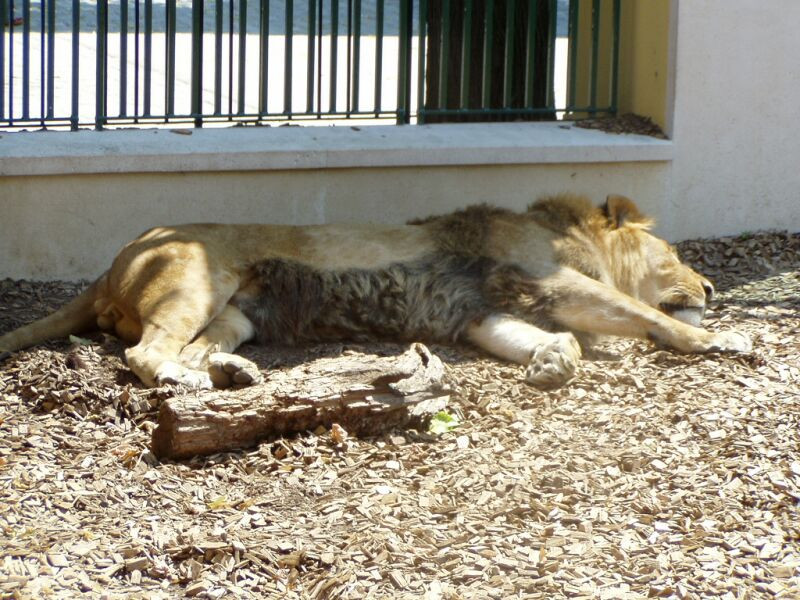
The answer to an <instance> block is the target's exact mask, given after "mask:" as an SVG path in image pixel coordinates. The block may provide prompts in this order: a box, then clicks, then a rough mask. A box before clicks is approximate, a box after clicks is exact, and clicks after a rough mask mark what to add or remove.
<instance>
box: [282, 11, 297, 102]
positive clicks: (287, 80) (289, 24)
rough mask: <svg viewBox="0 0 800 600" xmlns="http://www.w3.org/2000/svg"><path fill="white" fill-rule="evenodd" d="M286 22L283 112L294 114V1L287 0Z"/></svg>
mask: <svg viewBox="0 0 800 600" xmlns="http://www.w3.org/2000/svg"><path fill="white" fill-rule="evenodd" d="M285 10H286V15H285V18H286V23H285V26H284V30H285V31H284V39H283V112H284V114H286V116H288V117H289V118H291V115H292V37H293V35H294V2H293V0H286V8H285Z"/></svg>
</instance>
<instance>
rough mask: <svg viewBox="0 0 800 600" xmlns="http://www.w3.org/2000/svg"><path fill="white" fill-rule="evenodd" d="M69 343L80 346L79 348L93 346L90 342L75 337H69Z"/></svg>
mask: <svg viewBox="0 0 800 600" xmlns="http://www.w3.org/2000/svg"><path fill="white" fill-rule="evenodd" d="M69 341H70V342H71V343H73V344H80V345H81V346H91V345H92V344H94V342H93V341H92V340H87V339H86V338H82V337H78V336H77V335H71V336H69Z"/></svg>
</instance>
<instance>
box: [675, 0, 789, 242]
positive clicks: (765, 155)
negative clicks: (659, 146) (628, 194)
mask: <svg viewBox="0 0 800 600" xmlns="http://www.w3.org/2000/svg"><path fill="white" fill-rule="evenodd" d="M677 8H678V10H677V13H678V24H677V44H676V52H677V54H676V57H675V66H676V68H675V106H674V132H673V133H674V135H673V140H674V144H675V157H674V161H673V180H672V185H671V189H670V190H669V193H668V197H669V198H670V205H671V207H670V209H669V211H668V220H669V222H668V223H666V226H668V227H669V228H670V230H672V231H676V232H680V235H681V236H682V237H695V236H714V235H722V234H731V233H733V234H735V233H740V232H742V231H756V230H761V229H771V228H777V229H788V230H790V231H800V118H798V117H799V116H800V66H799V65H800V63H799V62H798V57H800V35H798V24H800V2H797V0H770V1H769V2H752V1H751V0H705V1H703V2H694V1H691V0H682V1H681V2H679V3H678V5H677Z"/></svg>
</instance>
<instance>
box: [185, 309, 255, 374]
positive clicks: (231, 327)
mask: <svg viewBox="0 0 800 600" xmlns="http://www.w3.org/2000/svg"><path fill="white" fill-rule="evenodd" d="M254 335H255V329H254V328H253V324H252V323H251V322H250V319H248V318H247V317H246V316H245V315H244V313H242V311H240V310H239V309H238V308H236V307H235V306H233V305H231V304H228V305H226V306H225V308H224V309H223V310H222V312H221V313H220V314H219V315H218V316H217V317H216V318H215V319H214V320H213V321H211V323H209V324H208V327H206V328H205V329H204V330H203V331H202V332H201V333H200V335H199V336H197V338H196V339H195V340H194V341H193V342H192V343H191V344H189V345H188V346H186V347H185V348H184V349H183V350H182V351H181V354H180V360H181V363H182V364H183V365H184V366H186V367H189V368H192V369H207V370H208V374H209V375H210V377H211V380H212V382H213V383H214V385H215V386H216V387H218V388H226V387H230V386H232V385H234V384H235V385H251V384H254V383H257V382H258V381H259V380H260V379H261V374H260V373H259V370H258V367H257V366H256V365H255V364H254V363H253V362H251V361H249V360H247V359H246V358H243V357H241V356H238V355H236V354H231V352H233V351H234V350H236V348H238V347H239V345H240V344H242V343H244V342H246V341H247V340H249V339H251V338H252V337H253V336H254Z"/></svg>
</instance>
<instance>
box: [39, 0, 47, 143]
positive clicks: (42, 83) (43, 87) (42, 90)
mask: <svg viewBox="0 0 800 600" xmlns="http://www.w3.org/2000/svg"><path fill="white" fill-rule="evenodd" d="M39 13H40V15H39V16H40V19H39V124H40V125H41V126H42V127H44V126H45V122H44V118H45V109H44V103H45V97H46V95H47V84H46V81H47V79H46V73H45V65H46V60H45V57H46V56H47V54H46V53H47V48H46V47H45V37H44V34H45V27H44V26H45V15H47V7H46V6H45V0H39Z"/></svg>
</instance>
